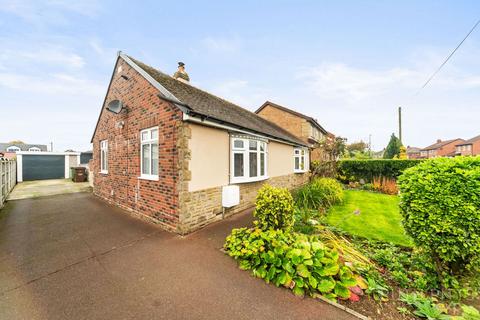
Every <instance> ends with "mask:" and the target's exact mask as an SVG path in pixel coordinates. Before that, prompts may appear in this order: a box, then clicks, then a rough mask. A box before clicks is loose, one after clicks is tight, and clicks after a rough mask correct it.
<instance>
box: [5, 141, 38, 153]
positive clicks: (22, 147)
mask: <svg viewBox="0 0 480 320" xmlns="http://www.w3.org/2000/svg"><path fill="white" fill-rule="evenodd" d="M13 146H15V147H19V148H20V150H21V151H28V149H30V148H39V149H40V151H47V145H45V144H27V143H10V142H7V143H3V142H0V151H2V152H6V151H7V148H8V147H13Z"/></svg>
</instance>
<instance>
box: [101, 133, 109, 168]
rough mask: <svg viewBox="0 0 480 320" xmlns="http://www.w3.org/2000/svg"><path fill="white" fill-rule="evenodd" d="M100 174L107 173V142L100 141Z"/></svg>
mask: <svg viewBox="0 0 480 320" xmlns="http://www.w3.org/2000/svg"><path fill="white" fill-rule="evenodd" d="M100 173H108V140H102V141H100Z"/></svg>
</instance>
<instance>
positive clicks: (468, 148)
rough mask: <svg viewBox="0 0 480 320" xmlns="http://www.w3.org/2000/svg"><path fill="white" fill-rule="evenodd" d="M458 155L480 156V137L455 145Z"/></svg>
mask: <svg viewBox="0 0 480 320" xmlns="http://www.w3.org/2000/svg"><path fill="white" fill-rule="evenodd" d="M455 148H456V154H457V155H460V156H476V155H479V154H480V135H479V136H476V137H473V138H471V139H468V140H467V141H465V142H461V143H458V144H456V145H455Z"/></svg>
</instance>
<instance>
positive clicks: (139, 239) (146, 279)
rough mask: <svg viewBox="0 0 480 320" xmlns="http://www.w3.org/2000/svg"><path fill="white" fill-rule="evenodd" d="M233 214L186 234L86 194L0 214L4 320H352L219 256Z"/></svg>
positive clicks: (31, 202) (0, 312) (0, 314)
mask: <svg viewBox="0 0 480 320" xmlns="http://www.w3.org/2000/svg"><path fill="white" fill-rule="evenodd" d="M250 219H251V218H250V215H249V214H243V215H238V216H236V217H234V218H232V219H228V220H225V221H222V222H220V223H217V224H215V225H212V226H209V227H207V228H205V229H203V230H201V231H199V232H197V233H194V234H191V235H189V236H187V237H180V236H177V235H174V234H170V233H167V232H164V231H161V230H159V229H158V228H157V227H156V226H154V225H151V224H148V223H145V222H143V221H140V220H137V219H135V218H132V217H130V216H128V215H127V214H126V213H125V212H123V211H122V210H120V209H118V208H116V207H113V206H109V205H107V204H105V203H104V202H102V201H100V200H99V199H97V198H95V197H94V196H93V195H91V194H89V193H76V194H68V195H60V196H54V197H44V198H36V199H26V200H18V201H10V202H7V204H6V206H5V208H4V209H2V210H1V211H0V318H1V319H12V320H13V319H29V320H36V319H49V320H51V319H299V318H302V319H335V320H341V319H354V318H353V317H352V316H350V315H349V314H347V313H345V312H343V311H341V310H338V309H336V308H334V307H332V306H330V305H328V304H325V303H323V302H320V301H316V300H313V299H303V300H302V299H300V298H297V297H295V296H294V295H292V294H291V293H290V292H289V291H288V290H286V289H282V288H276V287H275V286H273V285H268V284H266V283H264V282H263V281H262V280H260V279H256V278H253V277H251V276H250V275H249V273H248V272H245V271H242V270H240V269H238V267H237V265H236V263H235V261H233V259H231V258H230V257H228V256H226V255H224V254H223V253H221V252H220V251H219V249H220V248H221V246H222V244H223V239H224V238H225V236H226V235H227V234H228V233H229V231H230V230H231V229H232V228H233V227H237V226H243V225H246V224H248V223H249V222H250Z"/></svg>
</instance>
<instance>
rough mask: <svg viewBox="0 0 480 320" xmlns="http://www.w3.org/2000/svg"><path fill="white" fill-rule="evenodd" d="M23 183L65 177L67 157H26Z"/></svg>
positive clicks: (24, 157) (24, 158) (24, 159)
mask: <svg viewBox="0 0 480 320" xmlns="http://www.w3.org/2000/svg"><path fill="white" fill-rule="evenodd" d="M22 169H23V172H22V174H23V181H31V180H45V179H61V178H64V177H65V157H64V156H62V155H24V156H23V168H22Z"/></svg>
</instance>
